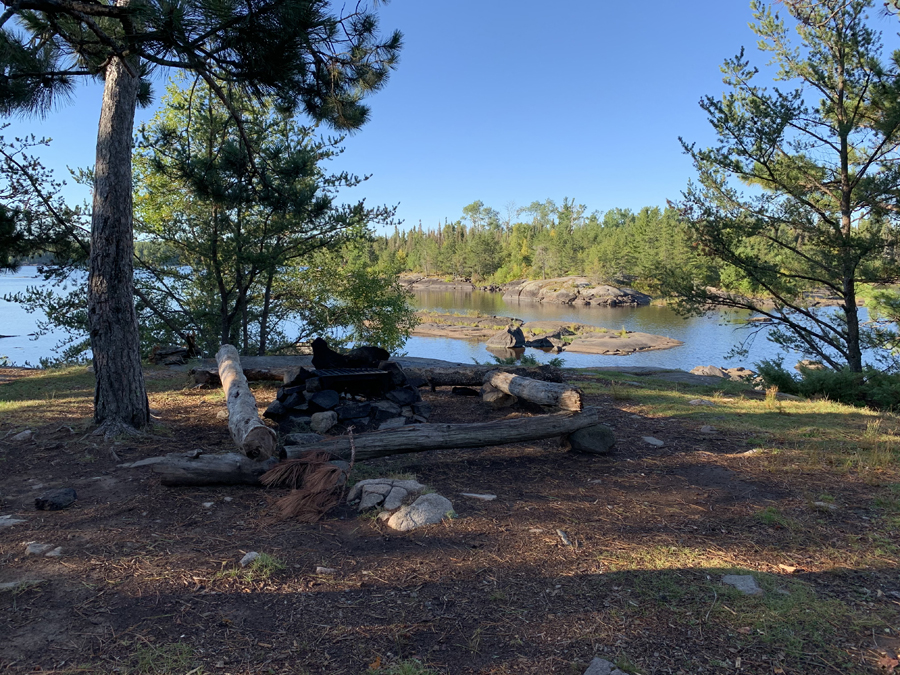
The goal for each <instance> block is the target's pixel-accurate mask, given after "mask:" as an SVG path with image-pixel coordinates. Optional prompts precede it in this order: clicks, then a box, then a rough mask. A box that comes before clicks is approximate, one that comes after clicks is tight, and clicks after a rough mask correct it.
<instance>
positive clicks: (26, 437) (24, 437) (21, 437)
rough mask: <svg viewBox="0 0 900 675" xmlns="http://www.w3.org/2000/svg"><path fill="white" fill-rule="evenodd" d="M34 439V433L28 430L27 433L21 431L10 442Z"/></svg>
mask: <svg viewBox="0 0 900 675" xmlns="http://www.w3.org/2000/svg"><path fill="white" fill-rule="evenodd" d="M32 438H34V432H33V431H32V430H31V429H26V430H25V431H20V432H19V433H17V434H16V435H15V436H13V437H12V438H11V439H9V440H11V441H19V442H22V441H30V440H31V439H32Z"/></svg>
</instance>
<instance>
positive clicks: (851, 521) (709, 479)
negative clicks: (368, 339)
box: [0, 368, 900, 675]
mask: <svg viewBox="0 0 900 675" xmlns="http://www.w3.org/2000/svg"><path fill="white" fill-rule="evenodd" d="M566 372H567V376H568V379H569V381H570V382H572V383H573V384H575V385H576V386H579V387H581V388H582V389H583V390H584V391H585V393H586V395H587V404H588V405H598V406H600V407H601V408H602V409H603V410H604V414H605V416H606V419H607V420H608V422H609V424H610V425H612V426H613V429H614V433H615V434H616V437H617V446H616V448H615V452H614V453H613V454H612V455H610V456H608V457H590V456H584V455H575V454H570V453H566V452H563V451H561V450H560V449H559V448H558V447H557V444H556V443H555V442H554V441H540V442H535V443H528V444H516V445H507V446H498V447H489V448H484V449H473V450H441V451H433V452H428V453H420V454H415V455H405V456H401V457H396V458H387V459H383V460H378V461H377V462H367V463H365V464H361V465H359V466H358V471H359V474H358V475H357V476H355V477H354V476H351V481H353V480H354V479H359V478H361V477H374V476H378V475H382V476H386V475H401V474H402V475H414V476H416V478H417V479H418V480H419V481H421V482H423V483H425V484H427V485H428V486H430V487H431V488H433V489H434V490H436V491H437V492H439V493H441V494H443V495H445V496H447V497H448V498H450V499H451V500H452V501H453V504H454V509H455V510H456V512H457V513H458V515H459V518H457V519H454V520H450V521H445V523H442V524H439V525H435V526H430V527H428V528H425V529H423V530H418V531H415V532H412V533H407V534H396V533H392V532H390V531H389V530H387V529H386V528H385V526H384V525H383V524H382V523H381V522H380V521H378V520H377V519H374V518H369V517H360V516H358V515H357V514H356V513H355V512H354V511H353V510H351V509H349V508H346V507H338V508H337V509H335V510H334V511H333V512H332V513H330V514H329V516H328V517H326V518H325V519H323V520H322V521H320V522H317V523H310V524H303V523H297V522H295V521H290V520H288V521H285V520H281V519H279V517H278V515H279V514H278V510H277V507H276V502H277V501H278V500H279V499H282V498H284V497H285V496H287V495H288V494H289V490H288V489H271V490H264V489H261V488H260V489H256V488H247V487H222V488H179V489H174V488H165V487H162V486H161V485H159V482H158V480H156V479H155V478H154V476H153V474H152V473H151V472H150V471H149V470H148V469H120V468H117V465H118V464H119V463H122V462H130V461H135V460H138V459H142V458H144V457H151V456H156V455H161V454H165V453H167V452H184V451H189V450H194V449H197V448H200V449H203V450H205V451H207V452H222V451H228V450H230V449H231V441H230V439H229V437H228V431H227V427H226V424H225V421H224V420H222V419H219V417H218V416H217V413H219V412H220V411H222V410H223V409H224V404H223V399H222V395H221V392H220V391H219V390H215V389H207V390H203V389H194V388H192V387H191V386H190V385H189V383H188V382H187V380H186V376H185V374H184V373H183V372H179V371H178V370H167V369H149V370H148V371H147V381H148V389H150V391H151V393H150V399H151V408H152V409H153V411H154V416H155V418H154V427H153V430H152V432H151V433H150V434H149V435H147V436H146V437H143V438H132V437H128V438H123V439H120V440H118V441H115V440H114V441H110V442H107V441H104V440H102V439H100V438H97V437H93V436H91V435H89V433H88V432H89V431H90V416H91V397H92V384H93V383H92V375H91V374H90V373H88V372H86V370H85V369H84V368H80V369H79V368H72V369H66V370H61V371H47V372H39V373H29V372H22V373H20V376H19V377H16V378H12V377H10V378H7V381H5V382H4V383H2V384H0V439H2V440H0V468H2V471H0V516H6V515H12V516H13V517H15V518H19V519H22V520H24V521H25V522H23V523H20V524H17V525H13V526H11V527H4V528H2V529H0V582H10V581H20V580H30V581H34V582H39V583H32V584H28V585H25V586H21V587H18V588H16V589H14V590H7V591H0V635H3V636H4V637H3V642H2V644H3V648H2V650H0V672H13V673H15V672H36V673H110V674H111V673H134V674H137V673H187V672H191V673H194V674H199V673H204V674H213V673H232V674H233V675H237V674H243V673H308V674H320V673H321V674H323V675H324V674H329V675H331V674H339V673H345V674H347V675H362V674H363V673H366V674H373V673H374V674H379V673H380V674H382V675H386V674H387V673H413V674H422V675H424V674H430V673H440V674H443V673H447V674H452V675H456V674H464V673H465V674H470V673H471V674H475V673H478V674H488V673H490V674H495V675H496V674H510V675H512V674H514V673H515V674H517V675H518V674H520V673H526V674H528V673H534V674H535V675H538V674H541V675H544V674H546V673H566V674H569V673H571V675H580V673H582V672H584V669H585V667H586V666H587V664H588V663H589V662H590V660H591V658H593V657H594V656H601V657H603V658H607V659H608V660H610V661H614V662H615V663H617V664H618V666H619V667H620V668H621V669H623V670H624V671H625V672H630V673H643V674H646V675H650V674H656V673H673V674H674V673H684V674H687V673H690V674H694V673H701V672H702V673H733V672H738V673H754V674H757V673H758V674H762V673H767V674H770V673H808V674H810V675H812V674H816V675H818V674H820V673H879V672H882V673H883V672H891V669H897V666H896V650H897V649H898V648H900V641H898V634H900V574H898V563H897V561H898V557H900V551H898V545H900V537H898V532H900V471H898V467H900V445H898V442H900V421H898V419H897V417H896V416H895V415H893V414H890V413H874V412H870V411H867V410H862V409H855V408H849V407H846V406H840V405H837V404H834V403H830V402H828V401H810V402H795V401H781V400H778V399H777V398H776V397H774V396H770V397H768V398H766V397H765V395H761V394H751V393H748V392H747V391H746V390H745V389H743V388H742V387H741V386H739V385H734V384H730V383H723V384H722V386H721V387H716V388H713V387H700V388H697V387H689V386H687V385H684V384H675V383H671V382H666V381H662V380H653V379H648V378H643V377H641V378H636V377H635V376H634V375H632V374H622V375H617V374H615V373H609V372H594V371H590V370H577V371H576V370H570V371H566ZM254 386H255V385H254ZM259 390H260V391H259V393H260V395H259V396H258V400H260V401H266V400H268V399H271V398H272V396H273V395H274V388H272V387H268V386H262V387H260V388H259ZM424 396H425V398H426V400H428V401H429V402H430V403H432V404H433V405H434V409H435V413H434V420H435V421H439V422H482V421H489V420H491V419H499V418H501V417H502V416H504V415H507V414H510V411H509V410H506V411H494V410H490V409H488V408H487V407H486V406H483V405H482V404H481V403H480V401H479V400H478V399H475V400H472V399H469V398H462V397H454V396H453V395H452V394H451V393H450V392H449V389H448V390H446V391H445V390H442V389H438V391H437V392H435V393H430V392H424ZM698 400H702V401H706V402H707V403H711V404H712V405H708V404H700V405H698V404H696V401H698ZM692 402H694V404H692ZM518 414H529V413H527V412H520V413H518ZM710 427H712V429H710ZM26 428H27V429H31V430H33V431H34V432H35V435H34V437H33V438H32V439H30V440H27V441H13V440H11V439H12V436H14V435H16V434H17V433H19V432H21V431H23V430H25V429H26ZM644 437H653V438H656V439H659V440H661V441H663V445H662V446H661V447H657V446H654V445H651V444H649V443H647V442H646V441H645V440H644ZM63 486H70V487H73V488H75V489H76V490H77V492H78V500H77V501H76V502H75V504H74V505H73V506H72V507H70V508H69V509H66V510H63V511H54V512H43V511H40V512H39V511H35V510H34V506H33V503H34V498H35V496H37V495H38V494H40V493H41V492H42V491H43V490H45V489H47V488H51V487H63ZM461 492H491V493H494V494H496V495H497V497H498V498H497V499H496V500H494V501H491V502H482V501H476V500H471V501H470V500H467V499H466V498H464V497H462V496H460V494H459V493H461ZM557 530H560V531H562V532H563V533H565V535H566V538H567V540H568V541H569V543H570V544H571V545H566V544H565V543H564V541H563V539H562V538H561V537H560V536H559V535H558V534H557ZM32 541H37V542H44V543H52V544H54V545H56V546H61V547H62V549H63V555H62V556H61V557H59V558H47V557H43V556H35V555H26V551H25V544H26V543H28V542H32ZM249 551H257V552H259V553H260V554H261V555H263V556H265V558H264V559H265V560H273V561H277V563H278V564H273V565H270V566H267V567H266V569H265V573H262V571H261V570H258V569H250V568H246V569H248V570H249V572H246V571H245V570H244V569H242V568H241V567H240V565H239V561H240V560H241V558H242V557H243V556H244V555H245V554H246V553H247V552H249ZM323 569H325V570H326V571H323ZM725 574H745V575H752V576H753V577H754V579H755V580H756V582H757V584H758V585H759V586H760V587H761V588H762V590H763V593H762V594H760V595H753V596H746V595H743V594H741V593H740V592H739V591H737V590H736V589H734V588H732V587H731V586H728V585H725V584H723V583H722V576H723V575H725Z"/></svg>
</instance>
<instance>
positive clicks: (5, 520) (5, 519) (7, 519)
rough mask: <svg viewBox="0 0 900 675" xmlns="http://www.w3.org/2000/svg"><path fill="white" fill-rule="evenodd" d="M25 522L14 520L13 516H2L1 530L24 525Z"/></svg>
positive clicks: (0, 521)
mask: <svg viewBox="0 0 900 675" xmlns="http://www.w3.org/2000/svg"><path fill="white" fill-rule="evenodd" d="M24 522H25V521H24V520H23V519H21V518H13V517H12V516H0V529H2V528H4V527H12V526H13V525H18V524H19V523H24Z"/></svg>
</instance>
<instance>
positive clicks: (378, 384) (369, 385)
mask: <svg viewBox="0 0 900 675" xmlns="http://www.w3.org/2000/svg"><path fill="white" fill-rule="evenodd" d="M315 373H316V377H318V378H319V382H320V383H321V385H322V389H333V390H334V391H343V392H349V393H351V394H365V393H372V392H376V391H380V390H385V389H390V387H391V374H390V373H389V372H388V371H386V370H377V369H373V368H329V369H327V370H316V371H315Z"/></svg>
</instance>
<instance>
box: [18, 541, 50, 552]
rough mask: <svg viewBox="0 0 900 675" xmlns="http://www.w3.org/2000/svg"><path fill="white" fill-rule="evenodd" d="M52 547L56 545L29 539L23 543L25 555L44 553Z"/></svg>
mask: <svg viewBox="0 0 900 675" xmlns="http://www.w3.org/2000/svg"><path fill="white" fill-rule="evenodd" d="M54 548H56V547H55V546H54V545H53V544H42V543H40V542H37V541H30V542H28V543H27V544H26V545H25V553H26V554H27V555H44V554H45V553H47V552H48V551H52V550H53V549H54Z"/></svg>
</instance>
